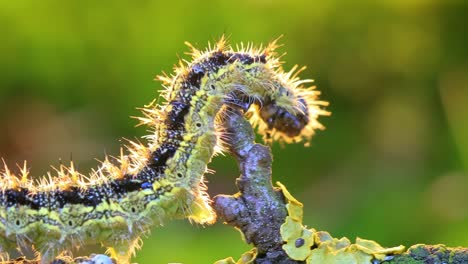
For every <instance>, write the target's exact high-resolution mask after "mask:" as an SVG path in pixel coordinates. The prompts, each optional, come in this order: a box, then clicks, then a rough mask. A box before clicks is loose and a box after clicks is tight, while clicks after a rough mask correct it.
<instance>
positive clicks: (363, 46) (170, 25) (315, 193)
mask: <svg viewBox="0 0 468 264" xmlns="http://www.w3.org/2000/svg"><path fill="white" fill-rule="evenodd" d="M467 15H468V2H466V1H459V2H455V1H442V0H441V1H422V0H421V1H416V0H414V1H412V0H406V1H404V0H400V1H390V0H389V1H368V2H367V1H366V2H364V1H359V2H358V1H320V2H318V1H317V2H314V1H306V0H304V1H273V0H256V1H212V2H208V1H207V2H203V1H178V0H173V1H164V2H156V1H133V2H132V1H112V2H111V1H109V2H105V1H75V2H66V3H65V2H63V1H58V0H57V1H1V2H0V33H1V35H0V156H2V157H5V158H6V159H7V163H8V164H13V166H14V164H15V163H17V162H19V163H22V161H23V160H25V159H26V160H28V161H29V165H30V166H32V172H33V174H34V175H43V174H45V172H46V171H47V170H50V167H49V165H50V164H52V165H55V166H57V165H58V164H59V163H60V161H59V160H60V159H61V160H62V161H64V162H68V161H69V160H70V158H72V159H73V160H74V161H75V162H76V163H77V166H78V168H79V169H80V170H81V171H83V172H87V171H89V169H90V168H92V167H94V166H96V165H97V162H96V161H95V160H94V158H97V159H102V158H103V156H104V153H108V154H117V153H118V150H119V146H120V143H121V140H120V139H121V138H122V137H124V138H129V139H133V138H136V137H140V136H142V135H144V134H145V133H146V131H145V129H144V128H134V125H135V124H136V123H137V121H136V120H134V119H130V118H129V116H137V115H139V111H138V110H137V109H136V107H139V106H143V105H144V104H146V103H149V102H150V101H151V100H152V99H153V98H154V97H155V96H157V91H158V90H159V89H160V88H161V85H160V84H159V83H157V82H154V81H153V77H154V76H155V75H156V74H159V73H161V72H162V71H165V72H171V69H172V65H173V64H174V63H176V62H177V59H178V57H185V56H186V55H184V52H186V51H187V50H188V49H187V47H186V46H185V45H184V44H183V43H184V41H190V42H191V43H193V44H195V46H198V47H202V48H203V47H205V46H206V44H207V42H208V41H212V42H213V41H215V40H217V39H218V38H219V37H220V36H221V35H222V34H226V35H227V36H230V40H231V43H239V42H241V41H244V42H248V41H252V42H254V43H267V42H269V41H271V40H273V39H275V38H277V37H278V36H280V35H284V37H283V38H282V39H281V43H282V44H284V47H283V48H281V50H280V51H284V52H287V55H286V56H285V57H284V60H285V61H286V63H285V68H286V69H289V68H291V67H292V66H293V65H294V64H299V65H307V66H308V69H307V70H306V71H305V72H304V73H303V74H302V75H301V76H302V77H304V78H313V79H315V83H316V85H317V86H318V89H319V90H321V91H322V96H321V98H322V99H324V100H327V101H330V102H331V105H330V107H328V110H330V111H331V112H333V115H332V116H331V117H324V118H321V120H320V121H321V122H322V123H323V124H324V125H325V126H326V127H327V130H325V131H323V132H318V133H317V135H316V136H315V137H314V139H313V140H312V146H311V147H309V148H304V147H303V146H302V145H301V144H297V145H287V146H285V147H284V148H282V147H281V146H279V145H277V144H275V145H273V152H274V158H275V161H274V166H273V172H274V173H273V178H274V180H279V181H281V182H283V183H285V184H286V185H287V187H288V188H289V190H290V191H291V193H293V195H295V196H296V197H297V198H298V199H299V200H301V201H302V202H303V203H304V204H305V222H306V223H307V224H308V225H309V226H310V227H314V228H316V229H320V230H327V231H329V232H331V233H332V234H333V235H334V236H338V237H340V236H348V237H350V238H354V237H356V236H360V237H363V238H370V239H375V240H377V241H379V242H380V243H381V244H382V245H385V246H395V245H399V244H405V245H411V244H414V243H418V242H422V243H445V244H447V245H450V246H468V194H467V192H468V175H467V168H468V59H467V57H468V56H467V55H468V31H467V25H468V19H467V18H466V17H467ZM210 168H212V169H215V170H216V171H217V173H216V175H209V176H208V180H209V184H208V186H209V189H210V193H211V194H218V193H228V194H230V193H233V192H235V191H236V189H235V186H234V180H235V178H236V177H237V175H238V170H237V167H236V164H235V162H234V160H233V159H232V158H229V157H217V158H215V160H214V162H213V163H212V164H211V165H210ZM249 248H250V246H247V245H244V244H243V242H242V241H241V239H240V235H239V233H238V232H237V231H236V230H234V229H233V228H231V227H228V226H226V225H223V224H222V223H217V224H216V225H214V226H206V227H203V226H197V225H190V224H189V223H188V222H187V221H174V222H168V223H166V224H165V226H164V228H157V229H155V230H154V231H153V233H152V235H151V236H150V237H148V238H146V239H144V246H143V249H142V251H141V252H139V253H138V257H137V258H136V259H135V260H136V261H138V262H140V263H167V262H184V263H211V262H213V261H214V260H217V259H221V258H224V257H228V256H235V257H237V256H239V255H240V254H241V253H242V252H244V251H246V250H247V249H249ZM155 259H156V260H155Z"/></svg>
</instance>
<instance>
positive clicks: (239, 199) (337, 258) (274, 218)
mask: <svg viewBox="0 0 468 264" xmlns="http://www.w3.org/2000/svg"><path fill="white" fill-rule="evenodd" d="M223 125H224V127H225V128H226V129H227V132H228V135H230V138H229V142H228V145H229V151H230V152H231V153H232V154H233V156H234V157H235V158H236V160H237V162H238V164H239V167H240V171H241V176H240V177H239V178H238V179H237V182H236V185H237V187H238V189H239V192H238V193H236V194H234V195H218V196H216V197H215V198H214V207H215V210H216V212H217V214H218V216H219V217H220V218H221V219H223V220H224V221H225V222H226V223H227V224H229V225H231V226H234V227H236V228H237V229H239V230H240V231H241V232H242V234H243V235H244V238H245V241H246V242H247V243H249V244H250V243H251V244H253V245H254V246H255V248H254V249H253V250H251V251H249V252H246V253H245V254H244V255H243V256H242V257H241V259H240V260H239V261H237V262H236V261H234V260H233V259H232V258H227V259H224V260H220V261H218V262H216V263H217V264H231V263H233V264H234V263H238V264H242V263H262V264H263V263H285V264H289V263H373V264H374V263H375V264H377V263H399V264H402V263H454V264H456V263H460V264H461V263H468V248H448V247H445V246H444V245H434V246H429V245H414V246H412V247H410V248H409V249H408V250H407V251H406V252H403V251H404V247H403V246H398V247H394V248H383V247H381V246H380V245H379V244H377V243H376V242H374V241H371V240H365V239H360V238H357V239H356V242H355V243H354V244H352V243H351V242H350V241H349V240H348V239H347V238H341V239H337V238H333V237H331V236H330V234H328V233H327V232H324V231H316V230H314V229H307V228H306V227H305V226H303V225H302V204H301V203H300V202H298V201H297V200H296V199H295V198H294V197H292V195H291V194H289V192H288V191H287V190H286V187H284V186H283V185H281V184H280V183H279V186H280V188H274V187H273V186H272V183H271V162H272V158H271V151H270V149H269V148H268V147H265V146H262V145H260V144H256V143H255V142H254V138H255V134H254V132H253V130H252V127H251V126H250V124H249V123H248V122H247V121H246V120H245V119H244V117H243V114H242V113H241V112H239V111H238V110H235V109H231V110H230V115H229V116H227V117H226V119H225V120H224V124H223Z"/></svg>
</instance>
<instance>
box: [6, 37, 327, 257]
mask: <svg viewBox="0 0 468 264" xmlns="http://www.w3.org/2000/svg"><path fill="white" fill-rule="evenodd" d="M186 44H187V45H188V46H189V48H190V52H189V54H190V55H191V57H192V60H191V61H183V60H181V61H179V64H178V65H177V66H175V69H174V73H173V74H172V75H167V74H163V75H162V76H158V77H157V79H158V80H160V81H162V83H163V87H164V88H165V89H164V91H163V92H162V93H161V94H162V97H163V98H164V99H165V102H164V103H162V104H157V103H156V100H154V101H153V102H152V103H150V104H149V105H147V106H145V107H144V108H143V109H142V112H143V116H142V117H139V118H138V119H139V121H140V124H144V125H148V126H149V127H150V128H151V133H150V135H148V136H146V139H145V140H146V141H147V143H146V144H143V143H140V142H133V141H129V142H128V143H127V144H126V146H125V147H126V149H127V150H126V151H125V153H126V154H125V153H124V151H123V150H122V151H121V153H120V156H119V157H117V158H114V160H113V159H112V158H109V157H106V158H105V159H104V161H102V164H101V165H100V166H99V167H98V168H97V169H94V170H92V171H91V172H90V173H89V174H87V175H84V174H81V173H79V172H78V171H77V170H76V169H75V166H74V165H73V163H71V164H70V166H64V165H61V166H60V167H59V168H57V169H56V170H55V171H56V173H55V174H56V175H53V174H52V173H50V172H49V173H48V174H47V176H46V177H43V178H41V179H40V180H35V181H34V180H31V179H30V178H29V177H28V174H29V171H28V168H27V166H26V163H25V164H24V166H23V167H21V169H20V170H19V172H18V173H17V174H18V175H15V174H14V173H13V172H12V171H11V170H10V169H9V168H8V167H7V166H6V165H5V168H4V170H3V172H2V175H1V177H0V257H1V258H0V259H7V258H8V252H9V251H12V250H15V249H16V248H18V249H22V248H24V247H26V246H27V245H33V248H34V250H35V251H36V254H37V257H38V259H40V261H41V263H49V262H50V261H51V260H52V259H54V258H55V257H57V256H58V255H60V254H61V253H63V252H64V251H66V250H68V249H70V248H72V247H75V246H77V245H86V244H95V243H101V244H102V245H103V246H105V247H107V248H108V253H109V254H110V255H111V256H112V257H114V258H115V259H116V260H117V261H118V263H129V262H130V258H131V256H132V255H134V253H135V250H137V249H138V248H139V246H140V245H141V239H140V237H141V236H142V235H144V234H146V233H148V232H149V231H150V229H151V228H152V227H154V226H158V225H161V224H162V223H164V221H168V220H170V219H176V218H188V219H189V220H190V221H193V222H195V223H200V224H210V223H213V222H214V221H215V219H216V216H215V213H214V212H213V210H212V208H211V206H210V198H209V197H208V195H207V193H206V186H205V184H204V173H205V172H206V171H207V164H208V163H209V162H210V161H211V159H212V157H213V155H215V154H216V153H219V152H222V151H223V149H224V147H223V145H224V144H225V143H224V139H225V138H226V137H229V134H226V133H225V132H223V128H222V126H221V125H220V123H221V122H220V120H222V118H223V117H225V116H226V115H229V111H228V110H227V109H226V106H229V107H237V108H239V109H242V110H243V111H244V112H245V116H246V118H248V119H249V120H250V121H251V122H252V124H253V125H254V126H256V127H258V131H259V133H261V134H263V135H264V138H265V140H266V141H272V140H279V141H284V142H288V143H289V142H300V141H305V142H307V141H308V140H309V139H310V137H311V136H312V135H313V134H314V131H315V130H316V129H321V128H323V126H322V125H321V124H320V123H319V122H318V121H317V118H318V117H319V116H320V115H328V112H327V111H325V110H324V109H323V107H324V106H326V105H327V103H326V102H324V101H320V100H318V95H319V92H318V91H316V90H314V87H304V84H306V83H310V82H311V80H301V79H300V78H299V77H298V73H299V72H301V71H302V69H298V67H297V66H294V67H293V68H292V69H291V70H290V71H287V72H286V71H284V70H283V69H282V67H281V62H280V57H281V56H278V54H277V53H276V52H275V50H276V48H277V47H278V44H277V41H276V40H275V41H273V42H271V43H270V44H268V45H266V46H265V47H264V48H262V47H261V46H260V47H259V48H255V47H254V46H253V45H252V44H248V45H246V46H244V45H242V44H241V45H240V46H237V47H236V48H232V47H231V46H230V45H228V43H227V41H226V39H225V38H224V37H222V38H221V39H220V40H219V41H218V42H217V43H216V44H214V45H213V47H211V45H209V46H208V48H207V49H206V50H204V51H202V50H199V49H197V48H195V47H194V46H193V45H191V44H189V43H186Z"/></svg>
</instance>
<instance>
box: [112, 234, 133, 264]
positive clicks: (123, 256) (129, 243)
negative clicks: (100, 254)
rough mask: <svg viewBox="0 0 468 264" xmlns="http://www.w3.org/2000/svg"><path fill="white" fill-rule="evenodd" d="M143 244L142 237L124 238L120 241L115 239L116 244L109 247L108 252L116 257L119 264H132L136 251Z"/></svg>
mask: <svg viewBox="0 0 468 264" xmlns="http://www.w3.org/2000/svg"><path fill="white" fill-rule="evenodd" d="M141 246H142V240H141V238H140V237H136V238H130V239H129V240H124V239H122V240H120V241H118V242H116V241H114V244H113V245H112V246H109V247H108V248H107V251H106V254H108V255H110V257H111V258H113V259H115V260H116V261H117V263H118V264H130V263H131V262H130V260H131V258H132V256H134V255H135V251H136V250H138V249H140V248H141Z"/></svg>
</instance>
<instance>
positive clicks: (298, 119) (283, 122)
mask: <svg viewBox="0 0 468 264" xmlns="http://www.w3.org/2000/svg"><path fill="white" fill-rule="evenodd" d="M299 102H300V103H299V104H298V109H297V110H296V111H294V112H293V111H288V110H287V109H286V108H284V107H281V106H279V105H278V104H276V102H274V101H272V102H270V103H268V104H266V105H263V107H262V108H260V111H259V115H260V118H261V119H262V120H263V121H264V122H265V124H266V125H267V128H268V130H270V131H271V130H276V131H277V132H279V133H282V134H284V135H286V136H287V137H290V138H294V137H297V136H299V135H300V134H301V131H302V130H303V129H304V128H305V127H306V126H307V124H309V121H310V120H309V112H308V109H307V104H306V102H305V100H304V99H303V98H300V99H299Z"/></svg>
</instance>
